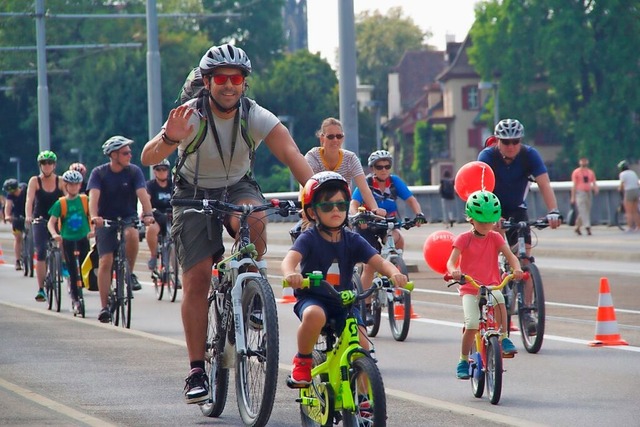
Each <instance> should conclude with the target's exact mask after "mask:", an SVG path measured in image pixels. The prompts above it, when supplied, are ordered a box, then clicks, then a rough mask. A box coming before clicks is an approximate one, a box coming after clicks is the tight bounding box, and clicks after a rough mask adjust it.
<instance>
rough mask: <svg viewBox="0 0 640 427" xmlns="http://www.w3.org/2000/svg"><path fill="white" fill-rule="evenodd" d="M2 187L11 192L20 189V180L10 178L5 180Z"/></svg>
mask: <svg viewBox="0 0 640 427" xmlns="http://www.w3.org/2000/svg"><path fill="white" fill-rule="evenodd" d="M2 189H3V190H4V191H6V192H7V193H11V192H12V191H16V190H17V189H18V180H17V179H15V178H9V179H7V180H5V181H4V184H2Z"/></svg>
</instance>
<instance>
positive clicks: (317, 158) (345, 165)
mask: <svg viewBox="0 0 640 427" xmlns="http://www.w3.org/2000/svg"><path fill="white" fill-rule="evenodd" d="M341 151H342V153H343V154H342V162H340V164H339V165H338V167H337V168H335V169H334V170H332V172H337V173H339V174H340V175H342V176H343V178H344V179H346V180H347V182H348V183H349V184H351V181H352V180H353V178H355V177H356V176H358V175H364V170H363V169H362V164H361V163H360V159H358V156H356V155H355V153H354V152H352V151H349V150H341ZM304 158H305V159H306V160H307V163H309V166H311V169H312V170H313V173H318V172H325V171H328V170H330V169H327V167H325V165H324V163H323V162H322V156H321V155H320V147H313V148H312V149H311V150H309V152H307V154H305V156H304Z"/></svg>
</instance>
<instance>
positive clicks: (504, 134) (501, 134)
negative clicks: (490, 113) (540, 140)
mask: <svg viewBox="0 0 640 427" xmlns="http://www.w3.org/2000/svg"><path fill="white" fill-rule="evenodd" d="M493 134H494V135H495V136H496V137H497V138H498V139H522V137H523V136H524V126H522V123H520V122H519V121H518V120H516V119H504V120H500V122H498V124H497V125H496V128H495V129H494V132H493Z"/></svg>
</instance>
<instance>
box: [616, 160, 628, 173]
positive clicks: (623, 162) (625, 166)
mask: <svg viewBox="0 0 640 427" xmlns="http://www.w3.org/2000/svg"><path fill="white" fill-rule="evenodd" d="M618 169H619V170H620V171H626V170H627V169H629V162H627V161H626V160H621V161H620V162H619V163H618Z"/></svg>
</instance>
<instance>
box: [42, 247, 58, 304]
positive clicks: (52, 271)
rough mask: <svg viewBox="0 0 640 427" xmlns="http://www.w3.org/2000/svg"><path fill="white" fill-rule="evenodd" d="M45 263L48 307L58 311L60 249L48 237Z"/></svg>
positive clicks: (45, 287) (45, 286)
mask: <svg viewBox="0 0 640 427" xmlns="http://www.w3.org/2000/svg"><path fill="white" fill-rule="evenodd" d="M46 264H47V273H46V276H45V278H44V289H45V292H46V293H47V302H48V308H49V310H51V309H55V311H56V312H58V313H59V312H60V303H61V298H62V250H60V248H59V247H58V244H57V242H56V241H55V239H53V238H49V241H48V242H47V257H46Z"/></svg>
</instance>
